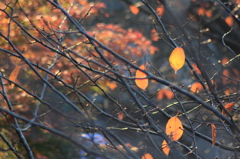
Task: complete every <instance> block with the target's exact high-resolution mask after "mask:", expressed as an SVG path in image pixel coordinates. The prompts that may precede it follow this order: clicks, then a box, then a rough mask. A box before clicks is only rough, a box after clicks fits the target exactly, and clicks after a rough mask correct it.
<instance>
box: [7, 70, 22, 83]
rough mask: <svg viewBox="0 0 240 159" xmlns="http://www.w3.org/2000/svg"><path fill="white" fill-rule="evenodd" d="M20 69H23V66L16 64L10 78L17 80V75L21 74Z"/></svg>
mask: <svg viewBox="0 0 240 159" xmlns="http://www.w3.org/2000/svg"><path fill="white" fill-rule="evenodd" d="M20 69H21V66H16V67H15V68H14V70H13V71H12V72H11V74H10V76H9V79H10V80H11V81H13V82H16V79H17V76H18V74H19V71H20ZM11 86H12V87H13V86H14V84H13V83H12V84H11Z"/></svg>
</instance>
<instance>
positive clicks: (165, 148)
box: [162, 140, 170, 156]
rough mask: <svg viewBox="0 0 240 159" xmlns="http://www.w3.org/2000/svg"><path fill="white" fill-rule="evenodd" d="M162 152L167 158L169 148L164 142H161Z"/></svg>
mask: <svg viewBox="0 0 240 159" xmlns="http://www.w3.org/2000/svg"><path fill="white" fill-rule="evenodd" d="M162 150H163V152H164V153H165V154H166V155H167V156H168V155H169V152H170V147H169V146H168V143H167V141H166V140H163V142H162Z"/></svg>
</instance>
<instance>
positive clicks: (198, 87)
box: [190, 82, 203, 93]
mask: <svg viewBox="0 0 240 159" xmlns="http://www.w3.org/2000/svg"><path fill="white" fill-rule="evenodd" d="M202 89H203V86H202V85H201V83H200V82H195V83H193V84H192V86H191V88H190V90H191V91H192V92H194V93H198V92H199V91H200V90H202Z"/></svg>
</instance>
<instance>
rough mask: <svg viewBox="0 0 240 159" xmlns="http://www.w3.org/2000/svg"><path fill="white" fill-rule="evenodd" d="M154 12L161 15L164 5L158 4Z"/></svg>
mask: <svg viewBox="0 0 240 159" xmlns="http://www.w3.org/2000/svg"><path fill="white" fill-rule="evenodd" d="M156 12H157V14H158V15H159V16H162V15H163V13H164V6H163V5H160V6H158V7H157V9H156Z"/></svg>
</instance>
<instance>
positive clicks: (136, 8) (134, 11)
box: [129, 5, 139, 15]
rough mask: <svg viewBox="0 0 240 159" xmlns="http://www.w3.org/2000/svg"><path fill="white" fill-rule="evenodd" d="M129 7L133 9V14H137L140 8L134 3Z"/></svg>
mask: <svg viewBox="0 0 240 159" xmlns="http://www.w3.org/2000/svg"><path fill="white" fill-rule="evenodd" d="M129 9H130V11H131V12H132V13H133V14H135V15H136V14H138V13H139V8H138V7H136V6H134V5H130V6H129Z"/></svg>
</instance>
